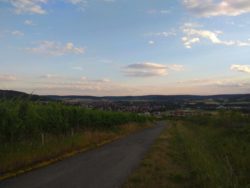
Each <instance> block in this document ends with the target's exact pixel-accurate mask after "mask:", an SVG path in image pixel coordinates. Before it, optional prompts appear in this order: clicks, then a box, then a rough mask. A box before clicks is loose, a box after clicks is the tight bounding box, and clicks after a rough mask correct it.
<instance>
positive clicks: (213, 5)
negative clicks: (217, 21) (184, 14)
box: [183, 0, 250, 17]
mask: <svg viewBox="0 0 250 188" xmlns="http://www.w3.org/2000/svg"><path fill="white" fill-rule="evenodd" d="M183 3H184V5H185V6H186V7H187V9H189V10H190V11H191V12H192V13H194V14H196V15H198V16H202V17H212V16H238V15H241V14H246V13H250V1H249V0H183Z"/></svg>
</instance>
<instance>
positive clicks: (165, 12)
mask: <svg viewBox="0 0 250 188" xmlns="http://www.w3.org/2000/svg"><path fill="white" fill-rule="evenodd" d="M147 13H148V14H169V13H171V11H170V10H166V9H161V10H158V9H150V10H148V11H147Z"/></svg>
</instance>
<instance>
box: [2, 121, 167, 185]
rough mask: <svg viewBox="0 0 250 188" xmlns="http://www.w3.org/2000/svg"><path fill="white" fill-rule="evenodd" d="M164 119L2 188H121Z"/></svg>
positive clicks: (26, 175)
mask: <svg viewBox="0 0 250 188" xmlns="http://www.w3.org/2000/svg"><path fill="white" fill-rule="evenodd" d="M163 129H164V122H158V123H156V125H155V126H154V127H153V128H148V129H145V130H142V131H141V132H139V133H134V134H132V135H130V136H128V137H126V138H123V139H120V140H117V141H115V142H113V143H110V144H107V145H105V146H103V147H101V148H98V149H95V150H91V151H88V152H85V153H81V154H78V155H76V156H74V157H71V158H68V159H65V160H63V161H60V162H58V163H55V164H52V165H50V166H47V167H44V168H41V169H37V170H34V171H31V172H29V173H26V174H23V175H20V176H18V177H15V178H11V179H8V180H4V181H2V182H0V188H118V187H120V186H121V185H122V183H123V182H124V181H126V179H127V177H128V175H129V174H130V173H131V172H132V171H133V170H134V169H135V168H136V166H137V165H138V164H139V162H140V160H141V159H142V158H143V156H144V154H145V152H146V151H147V150H148V149H149V146H150V145H151V144H152V143H153V141H154V140H155V139H156V138H157V137H158V136H159V134H160V133H161V131H162V130H163Z"/></svg>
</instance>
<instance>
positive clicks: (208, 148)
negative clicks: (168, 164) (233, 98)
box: [173, 112, 250, 188]
mask: <svg viewBox="0 0 250 188" xmlns="http://www.w3.org/2000/svg"><path fill="white" fill-rule="evenodd" d="M173 143H175V145H179V146H181V148H182V151H183V152H184V154H185V158H186V164H187V165H188V166H189V168H190V171H191V177H192V178H191V179H193V180H194V182H193V184H194V185H193V186H194V187H205V188H206V187H207V188H210V187H223V188H224V187H225V188H231V187H232V188H238V187H239V188H240V187H248V186H250V124H249V118H248V117H247V116H244V115H242V114H239V113H235V112H233V113H231V112H226V113H225V112H222V113H219V114H217V115H216V116H207V117H192V118H189V119H188V121H182V122H179V123H178V124H177V125H176V126H175V142H173Z"/></svg>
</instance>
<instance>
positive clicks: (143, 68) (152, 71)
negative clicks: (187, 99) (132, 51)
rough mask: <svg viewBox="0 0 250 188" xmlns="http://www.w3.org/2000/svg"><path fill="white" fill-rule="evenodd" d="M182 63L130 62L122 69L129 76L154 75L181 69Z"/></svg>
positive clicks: (162, 74)
mask: <svg viewBox="0 0 250 188" xmlns="http://www.w3.org/2000/svg"><path fill="white" fill-rule="evenodd" d="M183 70H184V66H183V65H177V64H172V65H163V64H158V63H154V62H144V63H135V64H130V65H128V66H126V67H124V69H123V73H124V74H125V76H129V77H154V76H165V75H167V74H168V72H169V71H183Z"/></svg>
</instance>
